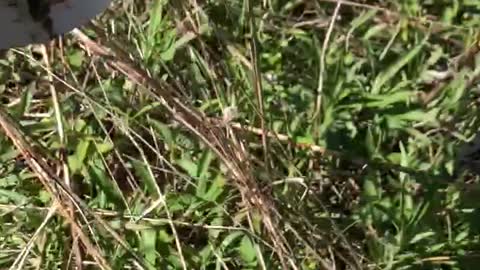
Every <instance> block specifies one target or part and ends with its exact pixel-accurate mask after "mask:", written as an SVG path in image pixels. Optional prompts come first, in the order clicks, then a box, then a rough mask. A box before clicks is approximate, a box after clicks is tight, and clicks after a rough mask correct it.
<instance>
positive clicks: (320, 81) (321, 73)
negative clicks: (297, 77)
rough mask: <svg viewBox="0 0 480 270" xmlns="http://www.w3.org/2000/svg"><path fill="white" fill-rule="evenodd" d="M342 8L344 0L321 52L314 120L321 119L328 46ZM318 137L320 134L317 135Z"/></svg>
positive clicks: (331, 23) (332, 22) (335, 15)
mask: <svg viewBox="0 0 480 270" xmlns="http://www.w3.org/2000/svg"><path fill="white" fill-rule="evenodd" d="M341 6H342V0H338V1H337V5H336V7H335V10H334V11H333V15H332V18H331V19H330V25H329V26H328V30H327V33H326V34H325V37H324V39H323V46H322V51H321V52H320V70H319V72H318V86H317V93H316V94H317V101H316V102H315V111H314V113H313V116H312V120H315V119H317V118H319V116H320V111H321V110H322V97H323V83H324V82H323V81H324V75H325V56H326V54H327V50H328V44H329V42H330V37H331V35H332V32H333V26H334V25H335V21H336V20H337V17H338V13H339V12H340V7H341ZM315 122H317V121H315ZM317 135H318V134H317Z"/></svg>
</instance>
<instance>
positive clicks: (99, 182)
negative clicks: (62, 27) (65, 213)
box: [0, 0, 480, 269]
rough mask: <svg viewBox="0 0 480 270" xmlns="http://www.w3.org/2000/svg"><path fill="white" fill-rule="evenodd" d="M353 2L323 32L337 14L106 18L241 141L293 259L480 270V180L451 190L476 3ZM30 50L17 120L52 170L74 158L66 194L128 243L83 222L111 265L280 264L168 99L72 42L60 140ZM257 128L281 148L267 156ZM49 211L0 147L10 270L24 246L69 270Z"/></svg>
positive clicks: (163, 4)
mask: <svg viewBox="0 0 480 270" xmlns="http://www.w3.org/2000/svg"><path fill="white" fill-rule="evenodd" d="M360 2H362V3H363V2H365V1H360ZM360 2H359V3H357V5H353V4H352V3H353V2H348V1H344V2H343V4H342V6H341V7H340V10H339V14H338V17H337V19H336V20H335V23H334V25H333V28H332V30H331V32H329V33H328V31H329V30H328V26H329V23H330V18H331V16H332V14H333V13H334V9H335V1H293V0H265V1H248V0H245V1H231V0H230V1H217V0H212V1H167V0H155V1H124V2H119V3H117V4H116V5H114V6H113V7H112V12H109V13H108V14H106V15H105V16H104V17H102V18H101V19H99V22H100V23H103V25H104V26H105V30H106V32H107V35H106V36H107V37H108V38H110V39H111V40H113V41H114V42H115V44H116V46H118V45H120V47H121V49H123V50H125V52H126V55H125V56H126V57H130V58H131V59H135V61H137V63H138V65H139V66H140V67H141V68H143V69H145V70H146V71H148V74H149V75H150V76H151V77H152V78H153V79H155V80H158V81H160V82H162V83H165V84H167V83H168V84H170V85H172V86H173V87H174V89H175V90H176V91H177V93H176V94H178V99H179V100H180V101H181V102H182V103H183V104H186V105H187V106H194V107H196V108H197V109H199V110H200V111H201V112H202V113H204V114H205V115H207V116H208V117H211V118H212V119H213V118H215V119H216V120H219V121H217V122H216V123H219V124H218V125H219V126H218V127H219V128H222V129H224V130H227V131H228V132H231V133H229V134H234V135H235V136H232V137H229V141H228V143H231V144H233V143H237V146H239V147H240V145H238V144H241V147H243V148H244V149H245V150H246V151H247V152H248V157H249V158H250V160H248V161H242V162H245V164H246V162H250V165H251V168H252V172H253V174H254V177H255V180H256V182H257V183H258V185H259V188H260V189H261V190H259V191H256V192H263V194H264V195H265V196H267V197H268V198H271V199H272V202H274V204H273V205H271V206H268V207H269V208H271V210H272V213H275V218H277V217H278V218H279V222H278V224H274V225H275V226H278V230H279V231H278V233H279V234H280V235H281V236H282V237H283V238H284V239H285V241H286V242H287V243H288V248H289V250H288V252H287V254H285V258H284V259H286V260H291V261H292V262H293V264H295V265H296V266H297V267H298V269H323V268H327V267H326V266H332V265H335V266H336V269H474V267H475V266H476V265H478V256H477V255H478V252H479V250H480V249H479V248H480V229H479V228H480V223H479V221H480V215H479V211H478V206H479V204H478V177H476V176H474V175H472V174H464V175H462V176H459V177H458V179H455V180H458V181H451V180H452V179H453V177H452V175H453V173H454V171H455V170H456V169H457V168H456V167H455V162H454V160H455V155H456V149H457V147H458V145H459V144H461V143H463V142H464V141H466V140H468V139H470V138H471V137H472V136H473V135H474V134H475V133H477V132H478V128H479V126H480V122H479V117H478V101H477V100H478V89H477V88H478V77H479V72H480V69H479V67H478V60H479V58H478V55H477V54H478V53H477V52H475V53H473V54H470V53H469V52H470V49H471V48H475V46H478V42H479V41H478V40H477V35H476V31H477V28H478V26H479V22H480V20H479V19H480V17H479V15H478V14H479V12H478V11H479V10H480V4H478V3H477V1H466V0H465V1H464V0H457V1H433V0H430V1H416V0H408V1H390V0H385V1H367V2H369V4H368V5H367V4H360ZM251 5H253V6H251ZM249 6H251V7H252V8H251V9H250V8H248V7H249ZM251 20H253V23H254V24H255V28H256V32H255V33H252V31H254V30H253V29H251V25H250V22H252V21H251ZM89 33H90V32H89ZM327 33H328V35H327ZM254 36H256V39H257V40H256V43H255V44H256V46H257V48H256V51H255V52H254V50H253V48H252V42H251V38H253V37H254ZM327 36H329V40H328V42H326V43H325V45H324V41H325V40H326V39H327ZM21 52H24V53H25V54H26V56H35V55H36V53H35V52H34V50H33V49H31V48H25V49H22V50H21V51H18V50H12V51H9V52H7V53H6V55H5V56H4V59H2V60H1V61H0V78H1V83H2V84H1V85H0V92H1V95H2V103H3V104H4V108H7V110H8V111H9V113H10V114H11V115H12V116H13V117H14V118H15V119H16V120H17V122H18V124H20V125H21V127H22V129H23V131H24V132H25V134H27V135H28V136H30V137H31V138H32V139H33V140H34V141H36V142H37V144H38V145H39V146H41V147H39V150H38V151H39V153H40V154H41V155H43V156H45V157H48V158H49V159H50V160H61V155H59V152H60V151H59V150H61V149H63V150H64V152H65V153H66V160H65V162H66V164H67V165H68V169H69V178H70V180H71V182H72V188H74V189H75V191H76V193H77V194H79V195H80V197H81V198H82V199H83V200H84V201H85V202H86V203H87V204H88V206H89V207H90V208H91V209H92V210H93V211H95V212H96V213H98V214H99V215H101V216H102V217H103V218H104V219H105V220H106V221H107V222H108V223H109V224H110V225H111V226H112V228H113V229H114V230H115V231H116V232H117V233H118V234H119V235H121V236H122V237H123V238H124V239H125V241H126V242H127V243H128V245H129V246H130V248H131V250H128V249H127V248H125V247H123V246H121V245H119V243H118V242H117V241H116V240H115V237H113V235H112V234H111V232H108V231H106V230H105V229H104V228H101V227H100V226H98V225H97V224H95V223H93V222H92V223H91V224H89V225H90V227H89V228H88V230H89V232H90V234H91V236H92V239H95V245H96V246H97V247H98V248H99V250H101V251H102V252H103V253H104V256H105V258H106V259H107V261H108V263H109V264H110V265H111V267H112V269H127V268H132V267H134V266H133V265H134V257H133V256H132V253H134V254H136V255H137V257H138V258H140V261H141V263H142V264H143V265H144V266H145V267H146V269H182V268H183V267H184V266H186V267H187V269H279V268H280V267H281V264H280V260H279V258H278V257H277V255H276V253H275V252H274V251H275V246H274V245H273V243H271V241H270V240H271V239H269V237H268V234H267V230H266V228H265V227H264V226H263V225H262V221H264V220H265V218H266V217H264V216H262V215H261V214H260V213H259V212H258V211H256V210H255V209H251V208H249V207H251V206H249V205H248V204H246V200H247V199H250V198H245V197H242V196H244V195H245V194H241V192H240V190H239V188H238V187H239V184H238V181H239V179H236V178H235V175H234V174H232V173H231V172H230V171H228V169H227V168H228V166H226V164H225V163H224V161H223V160H221V159H219V157H218V156H217V154H216V153H215V151H213V150H212V149H210V148H209V147H208V146H206V145H205V144H204V143H203V142H202V141H201V140H200V139H199V138H198V137H197V136H196V135H195V134H193V133H190V132H187V131H186V129H185V127H184V126H182V124H181V123H178V122H175V121H174V120H173V117H172V116H171V115H169V114H168V113H167V110H165V108H164V103H163V102H161V101H160V100H158V99H155V98H153V97H152V95H151V93H154V94H155V95H159V96H160V95H161V91H160V89H149V90H151V92H150V93H147V92H146V91H144V90H145V89H144V88H143V87H142V86H139V85H136V84H135V83H133V82H131V81H129V80H128V79H127V78H126V77H125V76H124V75H123V74H118V73H116V72H114V71H112V69H111V68H110V67H108V65H106V64H105V62H104V61H102V59H98V58H97V57H91V56H90V54H88V53H87V52H85V51H83V50H82V49H81V48H80V47H79V46H76V43H75V41H73V40H71V39H68V38H66V39H65V48H63V50H60V49H59V48H54V49H53V50H52V59H53V63H52V71H53V72H54V73H55V74H56V75H57V76H58V77H59V78H61V79H62V80H63V81H64V82H65V83H60V82H57V80H56V81H55V83H54V84H53V85H54V86H55V89H56V91H57V93H58V95H59V99H60V100H59V105H60V110H61V111H60V114H61V117H62V119H63V132H64V134H65V140H64V141H62V139H61V138H60V136H59V130H58V129H59V125H58V123H57V119H56V118H55V114H54V112H55V109H54V106H53V105H54V101H53V100H52V99H51V96H50V94H49V93H50V85H48V84H47V86H46V84H45V82H46V81H47V78H48V73H47V72H46V71H45V70H44V69H43V68H42V67H41V65H40V64H39V63H38V62H37V61H35V60H32V59H30V58H29V57H26V56H24V55H23V54H21ZM253 54H256V55H255V56H256V57H253V56H252V55H253ZM322 55H323V56H324V57H322ZM253 59H258V63H254V62H253ZM255 65H257V66H258V67H259V73H260V80H261V86H262V89H261V91H262V98H263V104H262V105H263V111H264V112H263V113H262V112H261V110H260V107H259V105H258V97H257V94H258V93H256V89H255V86H256V85H257V84H256V83H257V82H256V81H254V76H253V67H254V66H255ZM93 67H95V68H94V69H93ZM321 67H323V68H321ZM322 69H323V70H322ZM447 69H448V71H449V72H450V73H451V74H450V75H451V76H450V77H448V78H446V79H442V78H441V76H440V75H442V74H444V71H446V70H447ZM439 74H440V75H439ZM320 77H321V78H320ZM320 82H323V85H322V86H321V87H320V86H319V83H320ZM67 85H68V87H67ZM320 90H321V92H319V91H320ZM319 96H320V97H321V98H319ZM317 105H319V106H320V107H319V108H318V109H319V112H318V113H317V112H316V109H317V107H316V106H317ZM232 112H235V113H232ZM229 114H231V115H229ZM226 116H231V118H229V119H228V120H229V121H224V120H225V119H226V118H228V117H226ZM262 120H263V121H264V122H265V126H266V128H267V129H268V130H270V131H272V132H275V133H276V135H278V136H271V137H269V140H268V145H267V149H268V152H266V153H265V152H264V148H263V145H262V141H261V136H260V135H259V133H260V132H259V130H261V124H262ZM222 121H223V122H222ZM242 127H243V128H242ZM249 128H253V129H249ZM212 139H213V138H212ZM226 143H227V142H226ZM235 151H238V150H235ZM235 151H234V152H235ZM265 162H267V163H265ZM242 165H244V164H243V163H242ZM55 166H56V167H55V168H57V169H61V166H58V164H57V165H55ZM240 187H241V188H244V186H241V184H240ZM51 204H52V198H51V195H50V194H49V193H48V192H46V191H45V190H43V188H42V185H41V184H40V183H39V181H38V177H37V176H36V175H35V174H34V173H32V172H31V170H30V169H29V168H28V166H27V164H26V162H25V160H23V159H22V156H21V153H20V152H19V150H18V149H16V148H15V147H14V146H13V144H12V143H11V142H10V140H8V138H7V137H5V136H3V137H0V268H2V269H3V268H8V267H10V266H11V265H12V264H13V263H14V261H15V260H16V259H17V258H21V256H20V255H21V253H20V250H22V249H23V248H25V247H27V246H28V245H31V246H30V247H31V250H30V252H29V253H28V254H27V255H26V256H27V260H25V261H24V262H23V265H24V268H21V269H33V268H35V269H56V268H58V267H60V263H61V262H62V261H67V260H68V259H69V258H68V256H69V254H71V250H70V242H71V232H70V230H69V229H68V226H67V225H68V224H66V223H65V222H64V220H63V219H62V218H61V217H60V216H55V217H54V218H51V219H49V220H48V222H46V224H42V223H43V222H44V220H45V219H46V216H47V212H48V209H49V207H51ZM273 210H275V211H273ZM39 228H41V229H39ZM37 229H38V230H39V233H38V234H36V232H37ZM85 229H87V228H85ZM34 235H35V237H36V238H35V241H33V242H32V243H29V242H28V241H29V240H30V239H32V237H33V236H34ZM84 259H85V262H90V261H93V259H92V258H90V257H85V258H84ZM331 269H333V267H331Z"/></svg>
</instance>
